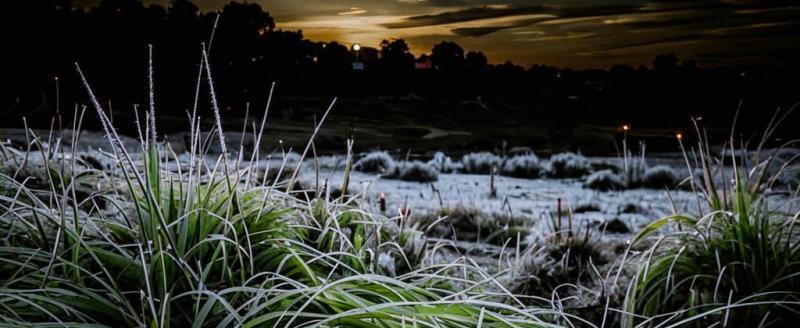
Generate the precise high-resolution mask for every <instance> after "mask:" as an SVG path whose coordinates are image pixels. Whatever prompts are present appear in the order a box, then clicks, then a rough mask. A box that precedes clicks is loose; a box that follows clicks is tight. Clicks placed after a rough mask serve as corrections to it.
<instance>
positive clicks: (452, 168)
mask: <svg viewBox="0 0 800 328" xmlns="http://www.w3.org/2000/svg"><path fill="white" fill-rule="evenodd" d="M428 165H430V166H431V167H433V168H434V169H436V170H437V171H439V172H440V173H454V172H457V171H458V170H459V169H461V164H460V163H455V162H453V160H452V159H451V158H450V157H449V156H447V155H445V154H444V153H443V152H440V151H437V152H436V154H434V155H433V158H432V159H431V160H430V161H428Z"/></svg>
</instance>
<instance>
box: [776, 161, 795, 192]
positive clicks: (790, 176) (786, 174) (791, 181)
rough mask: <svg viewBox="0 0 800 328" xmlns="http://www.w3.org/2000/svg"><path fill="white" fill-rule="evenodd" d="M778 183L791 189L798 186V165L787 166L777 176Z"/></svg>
mask: <svg viewBox="0 0 800 328" xmlns="http://www.w3.org/2000/svg"><path fill="white" fill-rule="evenodd" d="M778 181H780V183H781V184H783V185H784V186H787V187H789V188H791V189H797V187H798V186H800V165H793V166H789V167H787V168H786V169H784V170H783V172H781V173H780V175H779V176H778Z"/></svg>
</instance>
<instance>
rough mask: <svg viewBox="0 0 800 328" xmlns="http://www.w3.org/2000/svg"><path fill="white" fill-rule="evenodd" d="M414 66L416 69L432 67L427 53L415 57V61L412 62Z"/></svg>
mask: <svg viewBox="0 0 800 328" xmlns="http://www.w3.org/2000/svg"><path fill="white" fill-rule="evenodd" d="M414 68H416V69H432V68H433V62H431V58H430V57H428V55H425V54H423V55H421V56H419V58H417V61H416V62H415V63H414Z"/></svg>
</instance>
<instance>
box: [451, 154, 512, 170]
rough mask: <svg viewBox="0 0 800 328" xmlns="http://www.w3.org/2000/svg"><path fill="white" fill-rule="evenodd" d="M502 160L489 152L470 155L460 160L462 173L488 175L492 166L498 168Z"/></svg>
mask: <svg viewBox="0 0 800 328" xmlns="http://www.w3.org/2000/svg"><path fill="white" fill-rule="evenodd" d="M502 163H503V159H502V158H500V156H497V155H495V154H492V153H490V152H480V153H471V154H467V155H464V157H462V158H461V164H462V165H464V168H463V170H464V173H469V174H489V173H490V172H491V169H492V166H495V167H497V168H500V164H502Z"/></svg>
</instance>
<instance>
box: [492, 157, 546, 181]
mask: <svg viewBox="0 0 800 328" xmlns="http://www.w3.org/2000/svg"><path fill="white" fill-rule="evenodd" d="M543 172H544V169H543V168H542V164H541V163H540V162H539V158H538V157H536V155H534V154H528V155H519V156H514V157H511V158H509V159H508V160H506V162H505V163H504V164H503V168H502V169H501V170H500V174H502V175H505V176H510V177H515V178H529V179H534V178H538V177H540V176H541V174H542V173H543Z"/></svg>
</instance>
